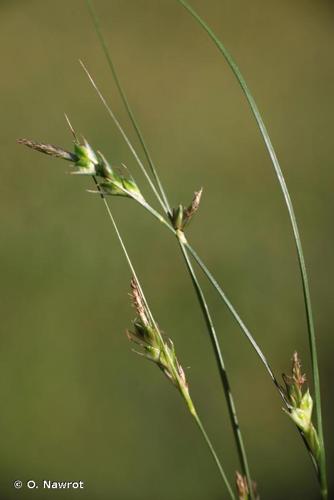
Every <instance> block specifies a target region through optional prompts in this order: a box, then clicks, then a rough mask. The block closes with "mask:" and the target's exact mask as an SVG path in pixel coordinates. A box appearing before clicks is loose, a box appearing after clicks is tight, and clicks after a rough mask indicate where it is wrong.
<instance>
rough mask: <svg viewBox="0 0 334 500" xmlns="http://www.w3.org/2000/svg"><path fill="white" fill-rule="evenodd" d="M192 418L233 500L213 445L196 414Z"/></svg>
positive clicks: (229, 486)
mask: <svg viewBox="0 0 334 500" xmlns="http://www.w3.org/2000/svg"><path fill="white" fill-rule="evenodd" d="M193 416H194V419H195V422H196V424H197V425H198V427H199V429H200V431H201V433H202V434H203V437H204V439H205V442H206V444H207V445H208V448H209V450H210V452H211V455H212V456H213V458H214V461H215V462H216V465H217V467H218V469H219V471H220V474H221V476H222V478H223V479H224V482H225V484H226V486H227V485H228V487H227V489H228V492H229V495H230V497H231V498H232V500H235V495H234V492H233V490H232V488H231V485H230V484H229V483H228V480H227V478H226V475H225V473H224V470H223V469H222V467H221V464H220V461H219V458H218V456H217V453H216V452H215V449H214V447H213V445H212V443H211V441H210V439H209V437H208V435H207V433H206V431H205V429H204V427H203V424H202V422H201V420H200V418H199V416H198V415H197V413H195V414H194V415H193Z"/></svg>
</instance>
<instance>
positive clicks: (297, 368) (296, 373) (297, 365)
mask: <svg viewBox="0 0 334 500" xmlns="http://www.w3.org/2000/svg"><path fill="white" fill-rule="evenodd" d="M292 378H293V381H294V382H295V384H296V385H297V386H298V387H299V388H301V387H302V386H303V384H305V382H306V375H305V374H302V365H301V362H300V359H299V356H298V353H297V351H295V352H294V353H293V357H292Z"/></svg>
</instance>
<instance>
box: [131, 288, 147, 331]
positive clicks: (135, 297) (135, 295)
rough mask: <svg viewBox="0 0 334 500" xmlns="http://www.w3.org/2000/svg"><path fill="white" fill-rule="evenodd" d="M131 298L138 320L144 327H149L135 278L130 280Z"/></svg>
mask: <svg viewBox="0 0 334 500" xmlns="http://www.w3.org/2000/svg"><path fill="white" fill-rule="evenodd" d="M131 297H132V302H133V305H134V308H135V309H136V311H137V314H138V316H139V318H140V319H141V321H142V323H143V325H144V326H149V324H150V321H149V319H148V316H147V312H146V306H145V303H144V301H143V297H142V294H141V292H140V290H139V287H138V283H137V280H136V279H135V278H132V279H131Z"/></svg>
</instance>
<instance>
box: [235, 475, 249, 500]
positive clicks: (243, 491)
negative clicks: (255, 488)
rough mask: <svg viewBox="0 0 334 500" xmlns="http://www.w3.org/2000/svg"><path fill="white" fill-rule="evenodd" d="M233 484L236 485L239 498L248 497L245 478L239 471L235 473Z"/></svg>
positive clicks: (243, 499) (241, 499)
mask: <svg viewBox="0 0 334 500" xmlns="http://www.w3.org/2000/svg"><path fill="white" fill-rule="evenodd" d="M235 484H236V487H237V492H238V497H239V500H247V499H248V485H247V481H246V478H245V477H244V476H242V475H241V474H240V472H238V471H237V472H236V473H235Z"/></svg>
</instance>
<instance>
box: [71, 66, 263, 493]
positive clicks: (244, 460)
mask: <svg viewBox="0 0 334 500" xmlns="http://www.w3.org/2000/svg"><path fill="white" fill-rule="evenodd" d="M81 65H82V67H83V69H84V70H85V72H86V74H87V76H88V78H89V80H90V82H91V84H92V85H93V87H94V89H95V91H96V92H97V94H98V96H99V97H100V99H101V101H102V103H103V104H104V106H105V108H106V109H107V111H108V113H109V115H110V116H111V118H112V119H113V121H114V123H115V125H116V127H117V128H118V130H119V131H120V132H121V134H122V136H123V138H124V139H125V141H126V144H127V145H128V147H129V148H130V150H131V152H132V154H133V155H134V157H135V159H136V161H137V163H139V166H140V168H141V170H142V171H146V170H145V167H144V165H143V164H142V163H141V161H140V159H139V156H138V154H137V153H136V150H135V148H134V147H133V145H132V143H131V141H130V139H129V138H128V137H127V135H126V133H125V131H124V129H123V128H122V126H121V124H120V123H119V122H118V120H117V119H116V117H115V114H114V113H113V111H112V109H111V108H110V106H109V105H108V104H107V102H106V100H105V98H104V96H103V95H102V93H101V91H100V90H99V88H98V86H97V85H96V83H95V81H94V79H93V78H92V76H91V75H90V73H89V72H88V70H87V68H86V67H85V66H84V64H83V63H81ZM114 71H115V70H114ZM146 177H147V178H149V177H148V176H146ZM154 192H155V193H156V191H154ZM137 201H138V202H139V203H141V204H142V205H143V206H146V208H148V207H149V205H147V204H146V203H145V202H143V201H141V200H139V199H137ZM148 210H150V211H151V213H155V214H156V212H155V210H154V209H152V208H151V207H149V208H148ZM165 212H166V214H167V216H168V213H169V212H168V211H167V209H165ZM158 219H159V221H160V222H163V223H165V224H167V225H168V226H169V224H168V223H167V221H166V220H165V219H164V218H163V217H162V216H161V215H160V214H158ZM173 232H174V229H173ZM174 233H175V234H176V235H177V232H174ZM177 239H178V242H179V243H180V245H181V249H182V252H183V254H184V255H185V254H186V253H187V247H185V246H182V243H181V241H180V238H177ZM187 257H188V256H187ZM186 262H189V263H190V261H189V259H187V261H186ZM187 267H188V271H189V272H190V268H189V266H187ZM194 275H195V273H194V270H193V268H191V272H190V276H191V278H192V283H193V285H194V287H195V291H196V294H197V297H198V300H199V302H200V306H201V310H202V313H203V315H204V320H205V323H206V325H207V326H208V331H209V335H210V338H211V342H212V345H213V349H214V352H215V356H216V361H217V364H218V370H219V373H220V376H221V380H222V385H223V389H224V393H225V398H226V401H227V405H228V409H229V415H230V419H231V425H232V429H233V434H234V437H235V440H236V446H237V450H238V456H239V459H240V464H241V468H242V470H243V472H244V474H245V475H246V477H247V481H248V483H249V491H250V492H251V500H253V499H254V496H253V490H252V482H251V480H250V474H249V465H248V460H247V456H246V451H245V446H244V443H243V439H242V435H241V431H240V427H239V423H238V422H237V421H236V420H235V418H236V409H235V404H234V401H233V398H232V394H231V391H230V388H229V384H228V383H227V382H228V381H227V376H226V368H225V365H224V362H223V356H222V353H221V349H220V346H219V343H218V341H216V342H215V339H216V334H215V332H214V334H213V335H212V332H211V326H212V327H213V324H212V321H211V317H210V316H208V315H209V309H208V307H207V306H206V307H205V308H203V307H202V306H203V304H202V302H201V300H200V297H199V295H198V290H197V288H196V283H198V281H197V280H196V282H194V280H193V276H194ZM202 296H203V294H202ZM203 298H204V296H203ZM216 340H217V339H216ZM217 352H218V355H217ZM234 417H235V418H234Z"/></svg>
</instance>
